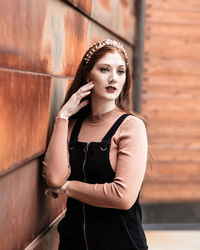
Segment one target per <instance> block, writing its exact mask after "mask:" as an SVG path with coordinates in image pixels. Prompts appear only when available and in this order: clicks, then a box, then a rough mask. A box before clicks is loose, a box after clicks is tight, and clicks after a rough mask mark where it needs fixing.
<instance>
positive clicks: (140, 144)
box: [67, 116, 148, 209]
mask: <svg viewBox="0 0 200 250" xmlns="http://www.w3.org/2000/svg"><path fill="white" fill-rule="evenodd" d="M119 129H121V131H120V135H119V138H118V147H119V151H118V156H117V166H116V171H115V178H114V181H113V182H112V183H104V184H87V183H83V182H78V181H69V182H68V184H67V195H68V196H69V197H72V198H74V199H77V200H79V201H82V202H84V203H87V204H90V205H93V206H99V207H107V208H118V209H129V208H130V207H131V206H132V205H133V204H134V202H135V201H136V199H137V196H138V193H139V190H140V187H141V184H142V181H143V178H144V174H145V169H146V163H147V151H148V145H147V135H146V128H145V125H144V123H143V122H142V120H140V119H139V118H136V117H133V116H129V117H128V118H126V120H125V121H124V122H123V123H122V125H121V127H120V128H119Z"/></svg>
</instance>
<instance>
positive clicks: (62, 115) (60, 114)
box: [56, 112, 69, 120]
mask: <svg viewBox="0 0 200 250" xmlns="http://www.w3.org/2000/svg"><path fill="white" fill-rule="evenodd" d="M56 118H60V119H65V120H69V116H68V115H66V114H64V113H63V112H59V113H58V115H57V116H56Z"/></svg>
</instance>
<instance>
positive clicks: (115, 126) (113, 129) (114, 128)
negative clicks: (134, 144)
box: [102, 114, 131, 147]
mask: <svg viewBox="0 0 200 250" xmlns="http://www.w3.org/2000/svg"><path fill="white" fill-rule="evenodd" d="M129 115H131V114H123V115H121V116H120V117H119V118H118V119H117V121H116V122H115V123H114V124H113V125H112V127H111V128H110V129H109V131H108V133H107V134H106V135H105V136H104V138H103V139H102V144H103V145H104V146H105V147H106V145H107V144H108V143H109V142H110V140H111V138H112V137H113V135H114V134H115V132H116V131H117V129H118V128H119V126H120V125H121V124H122V122H123V121H124V119H125V118H126V117H127V116H129Z"/></svg>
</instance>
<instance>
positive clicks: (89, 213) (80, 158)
mask: <svg viewBox="0 0 200 250" xmlns="http://www.w3.org/2000/svg"><path fill="white" fill-rule="evenodd" d="M128 115H129V114H124V115H122V116H121V117H119V118H118V120H117V121H116V122H115V123H114V125H113V126H112V127H111V129H110V130H109V131H108V133H107V134H106V135H105V136H104V138H103V139H102V141H101V142H90V143H86V142H79V141H78V134H79V131H80V128H81V125H82V122H83V120H84V117H79V118H78V119H77V122H76V124H75V126H74V128H73V130H72V134H71V138H70V143H69V155H70V166H71V175H70V178H69V180H77V181H81V182H87V183H91V184H96V183H99V184H101V183H102V184H103V183H105V182H108V183H110V182H113V180H114V177H115V173H114V171H113V169H112V167H111V164H110V160H109V152H110V144H111V138H112V136H113V135H114V133H115V132H116V130H117V129H118V127H119V126H120V124H121V123H122V122H123V120H124V119H125V118H126V117H127V116H128ZM133 181H134V180H133ZM141 220H142V214H141V208H140V205H139V195H138V197H137V200H136V202H135V203H134V205H133V206H132V207H131V208H130V209H128V210H121V209H111V208H100V207H95V206H91V205H88V204H84V203H82V202H80V201H78V200H75V199H72V198H68V200H67V212H66V214H65V217H64V218H63V219H62V220H61V221H60V223H59V225H58V232H59V234H60V244H59V250H146V249H148V247H147V243H146V238H145V234H144V231H143V228H142V222H141Z"/></svg>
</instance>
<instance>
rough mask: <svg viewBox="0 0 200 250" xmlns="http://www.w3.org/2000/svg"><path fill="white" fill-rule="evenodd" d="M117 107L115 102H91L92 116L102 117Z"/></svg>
mask: <svg viewBox="0 0 200 250" xmlns="http://www.w3.org/2000/svg"><path fill="white" fill-rule="evenodd" d="M115 107H116V105H115V101H113V100H111V101H107V100H98V99H96V100H91V111H90V115H92V116H93V115H94V116H95V115H100V114H104V113H107V112H109V111H111V110H113V109H114V108H115Z"/></svg>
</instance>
